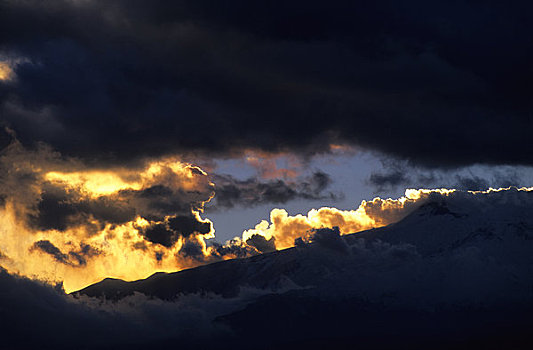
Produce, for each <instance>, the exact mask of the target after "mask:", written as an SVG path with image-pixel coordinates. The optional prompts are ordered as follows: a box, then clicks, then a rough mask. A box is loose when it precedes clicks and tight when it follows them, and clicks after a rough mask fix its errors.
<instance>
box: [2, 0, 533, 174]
mask: <svg viewBox="0 0 533 350" xmlns="http://www.w3.org/2000/svg"><path fill="white" fill-rule="evenodd" d="M530 11H531V5H530V4H529V3H527V2H522V3H521V4H515V5H513V6H507V5H504V4H497V3H490V4H481V3H455V4H450V3H449V2H446V1H437V2H434V1H433V2H431V3H427V2H424V1H415V2H410V3H409V4H403V5H402V6H398V4H396V3H393V2H388V1H377V2H373V3H372V4H365V5H364V6H363V5H362V4H359V3H354V2H347V1H333V2H328V5H327V7H326V6H323V3H321V2H314V1H311V2H309V1H298V2H296V3H291V4H288V3H285V2H275V3H268V4H267V3H256V2H254V3H249V2H245V1H236V2H232V3H231V4H226V5H224V6H221V5H213V4H212V3H211V2H206V1H177V2H173V3H172V4H169V3H168V2H164V1H150V2H149V3H146V2H142V1H115V2H114V3H113V4H109V3H108V2H106V1H99V0H91V1H67V0H65V1H59V2H54V3H50V2H45V3H43V2H40V1H2V3H1V4H0V33H2V34H1V35H0V61H1V62H2V63H1V65H0V67H2V68H0V69H1V70H0V71H1V72H2V73H0V74H1V77H2V78H1V80H0V111H1V116H2V117H1V119H2V123H3V124H4V125H7V126H10V127H11V128H12V129H13V130H15V131H16V132H17V133H18V135H19V136H20V138H21V141H22V142H23V144H25V145H26V146H35V145H36V144H37V143H38V142H40V141H44V142H46V143H48V144H50V145H52V147H54V149H57V150H58V151H60V152H61V153H62V154H65V155H69V156H76V157H80V158H83V159H85V160H86V161H91V162H93V163H97V164H99V163H101V162H107V163H108V164H109V163H116V162H122V163H125V162H129V161H136V160H138V159H141V158H145V157H159V156H164V155H170V154H185V153H191V152H192V153H204V154H205V153H207V154H209V155H215V154H218V155H222V156H228V155H231V154H234V153H236V152H237V153H242V152H245V150H247V149H255V150H262V151H266V152H278V151H290V152H295V153H303V154H313V153H316V152H326V151H328V150H331V147H332V145H353V146H356V147H359V148H365V149H371V150H377V151H380V152H383V153H385V154H388V155H392V156H395V157H400V158H404V159H408V160H410V161H412V162H414V163H416V164H422V165H425V166H434V167H442V166H444V167H453V166H461V165H468V164H473V163H487V164H527V165H531V157H530V154H529V151H528V150H529V149H530V148H531V138H530V134H531V128H532V124H531V117H530V114H531V113H530V111H531V104H530V93H529V91H530V89H529V88H528V86H529V85H528V84H529V81H531V74H532V72H531V69H530V61H531V48H532V46H533V42H532V39H531V36H530V35H529V34H528V33H530V32H531V22H530V21H529V20H528V19H527V18H524V14H525V13H529V12H530ZM503 52H504V53H505V54H502V53H503Z"/></svg>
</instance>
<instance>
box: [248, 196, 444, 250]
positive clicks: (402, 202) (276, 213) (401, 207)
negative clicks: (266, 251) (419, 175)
mask: <svg viewBox="0 0 533 350" xmlns="http://www.w3.org/2000/svg"><path fill="white" fill-rule="evenodd" d="M453 191H454V190H446V189H436V190H425V189H421V190H413V189H408V190H406V191H405V196H403V197H401V198H399V199H390V198H388V199H381V198H374V199H373V200H371V201H362V202H361V205H360V206H359V207H358V208H357V209H355V210H339V209H337V208H328V207H323V208H320V209H318V210H317V209H312V210H310V211H309V212H308V213H307V215H301V214H298V215H295V216H289V214H288V213H287V211H286V210H284V209H274V210H272V212H271V213H270V223H269V222H268V221H266V220H263V221H261V222H260V223H259V224H257V225H256V226H255V228H253V229H249V230H246V231H245V232H244V233H243V240H244V241H248V240H252V242H254V241H257V240H260V241H262V240H263V239H264V240H266V241H271V242H272V243H273V244H275V247H276V248H277V249H284V248H289V247H292V246H294V241H295V239H297V238H299V237H302V236H304V235H305V234H306V233H308V232H310V231H311V230H313V229H320V228H328V227H329V228H331V227H335V226H337V227H339V229H340V233H341V234H348V233H354V232H359V231H363V230H368V229H371V228H376V227H381V226H385V225H389V224H391V223H394V222H397V221H399V220H401V219H403V218H404V217H406V216H407V215H408V214H409V213H411V212H412V211H413V210H415V209H416V208H418V207H419V206H420V205H421V204H422V203H423V202H424V201H425V200H427V199H428V198H429V197H430V196H431V195H432V194H440V195H448V194H449V193H453ZM254 236H255V237H254ZM257 236H260V237H262V238H260V237H257Z"/></svg>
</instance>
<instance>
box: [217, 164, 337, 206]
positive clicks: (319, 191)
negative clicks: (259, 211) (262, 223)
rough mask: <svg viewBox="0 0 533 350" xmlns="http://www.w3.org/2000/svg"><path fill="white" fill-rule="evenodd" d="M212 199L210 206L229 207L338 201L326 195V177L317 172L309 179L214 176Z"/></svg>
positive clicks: (330, 193) (329, 179) (327, 181)
mask: <svg viewBox="0 0 533 350" xmlns="http://www.w3.org/2000/svg"><path fill="white" fill-rule="evenodd" d="M212 179H213V182H214V183H215V185H216V190H215V193H216V195H215V198H214V200H213V203H212V204H211V205H210V207H214V208H232V207H234V206H244V207H248V206H255V205H262V204H266V203H273V204H274V203H279V204H284V203H287V202H288V201H291V200H295V199H307V200H318V199H338V198H339V197H340V196H341V195H340V194H336V193H333V192H326V190H327V188H328V187H329V186H330V184H331V178H330V176H329V175H328V174H326V173H323V172H320V171H317V172H315V173H313V174H312V175H310V176H306V177H298V178H294V179H290V180H287V179H277V180H267V181H265V180H260V179H258V178H249V179H246V180H238V179H235V178H234V177H232V176H230V175H219V174H214V175H213V176H212Z"/></svg>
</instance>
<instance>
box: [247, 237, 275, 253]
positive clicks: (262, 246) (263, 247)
mask: <svg viewBox="0 0 533 350" xmlns="http://www.w3.org/2000/svg"><path fill="white" fill-rule="evenodd" d="M246 244H248V245H250V246H252V247H254V248H255V249H257V250H258V251H260V252H261V253H269V252H273V251H275V250H276V242H275V238H274V237H270V238H269V239H266V238H265V236H261V235H258V234H255V235H252V236H251V237H250V238H248V239H247V240H246Z"/></svg>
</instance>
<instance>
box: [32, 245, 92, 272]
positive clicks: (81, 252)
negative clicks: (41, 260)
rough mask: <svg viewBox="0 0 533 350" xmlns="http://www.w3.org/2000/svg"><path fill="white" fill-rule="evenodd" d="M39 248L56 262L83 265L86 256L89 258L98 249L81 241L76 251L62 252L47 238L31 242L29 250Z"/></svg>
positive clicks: (85, 262)
mask: <svg viewBox="0 0 533 350" xmlns="http://www.w3.org/2000/svg"><path fill="white" fill-rule="evenodd" d="M34 250H40V251H42V252H44V253H46V254H49V255H51V256H52V257H53V258H54V259H55V260H56V261H57V262H60V263H62V264H65V265H71V266H78V267H79V266H85V265H86V264H87V258H91V257H93V256H96V255H98V254H99V252H98V250H96V249H94V248H93V247H91V246H90V245H88V244H84V243H82V244H81V245H80V247H79V249H78V250H77V251H75V250H71V251H69V252H68V254H67V253H63V252H62V251H61V250H60V249H59V248H58V247H56V246H55V245H54V244H53V243H52V242H50V241H48V240H40V241H37V242H35V243H34V244H33V246H32V247H31V248H30V251H34Z"/></svg>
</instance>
